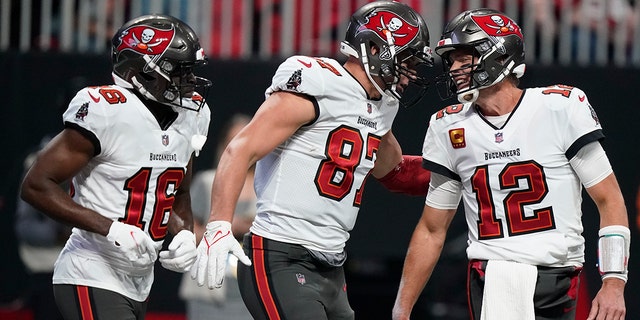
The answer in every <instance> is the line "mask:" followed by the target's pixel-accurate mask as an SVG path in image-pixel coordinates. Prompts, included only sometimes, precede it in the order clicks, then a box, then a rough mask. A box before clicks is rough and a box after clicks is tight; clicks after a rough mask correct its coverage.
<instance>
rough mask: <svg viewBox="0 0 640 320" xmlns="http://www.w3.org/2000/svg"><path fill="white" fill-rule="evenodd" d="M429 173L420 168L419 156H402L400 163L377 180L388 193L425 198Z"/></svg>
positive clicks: (420, 158)
mask: <svg viewBox="0 0 640 320" xmlns="http://www.w3.org/2000/svg"><path fill="white" fill-rule="evenodd" d="M429 180H431V172H429V171H428V170H426V169H424V168H422V157H421V156H407V155H403V156H402V161H401V162H400V163H399V164H398V165H397V166H396V167H395V168H393V170H391V171H390V172H389V173H387V174H386V175H385V176H384V177H382V178H380V179H378V181H380V183H382V185H384V186H385V187H386V188H387V189H389V191H391V192H397V193H405V194H408V195H412V196H426V195H427V191H428V190H429Z"/></svg>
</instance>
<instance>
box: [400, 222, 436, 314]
mask: <svg viewBox="0 0 640 320" xmlns="http://www.w3.org/2000/svg"><path fill="white" fill-rule="evenodd" d="M443 245H444V237H443V236H441V235H438V234H434V233H431V232H429V231H428V229H427V228H426V226H425V225H424V224H423V223H419V224H418V226H417V227H416V230H415V231H414V233H413V236H412V237H411V242H410V243H409V248H408V250H407V256H406V258H405V261H404V267H403V270H402V279H401V280H400V287H399V289H398V294H397V296H396V301H395V305H394V311H393V314H394V319H408V317H409V316H410V314H411V310H412V309H413V306H414V305H415V303H416V301H417V300H418V297H419V296H420V293H421V292H422V290H423V289H424V287H425V285H426V284H427V281H429V278H430V277H431V274H432V273H433V269H434V268H435V265H436V263H437V261H438V258H439V257H440V252H441V251H442V247H443Z"/></svg>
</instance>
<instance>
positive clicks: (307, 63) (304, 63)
mask: <svg viewBox="0 0 640 320" xmlns="http://www.w3.org/2000/svg"><path fill="white" fill-rule="evenodd" d="M297 60H298V62H300V63H302V65H304V66H305V67H307V68H311V62H305V61H302V60H300V59H297Z"/></svg>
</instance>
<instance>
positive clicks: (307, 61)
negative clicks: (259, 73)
mask: <svg viewBox="0 0 640 320" xmlns="http://www.w3.org/2000/svg"><path fill="white" fill-rule="evenodd" d="M322 69H323V68H322V67H321V66H320V64H319V62H318V61H317V60H316V58H312V57H307V56H292V57H290V58H288V59H287V60H285V61H284V62H283V63H282V64H280V66H279V67H278V69H277V70H276V72H275V74H274V75H273V78H272V80H271V85H270V86H269V88H267V91H266V92H265V96H267V97H268V96H269V95H271V94H272V93H273V92H276V91H289V92H295V93H301V94H306V95H309V96H312V97H315V96H319V95H322V94H323V93H324V91H325V84H324V77H323V75H322V74H320V73H321V72H322V71H323V70H322Z"/></svg>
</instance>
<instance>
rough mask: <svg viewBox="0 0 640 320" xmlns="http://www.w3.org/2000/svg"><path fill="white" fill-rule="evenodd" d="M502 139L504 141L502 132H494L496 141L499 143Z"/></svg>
mask: <svg viewBox="0 0 640 320" xmlns="http://www.w3.org/2000/svg"><path fill="white" fill-rule="evenodd" d="M502 141H504V138H503V137H502V132H498V133H496V143H500V142H502Z"/></svg>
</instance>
